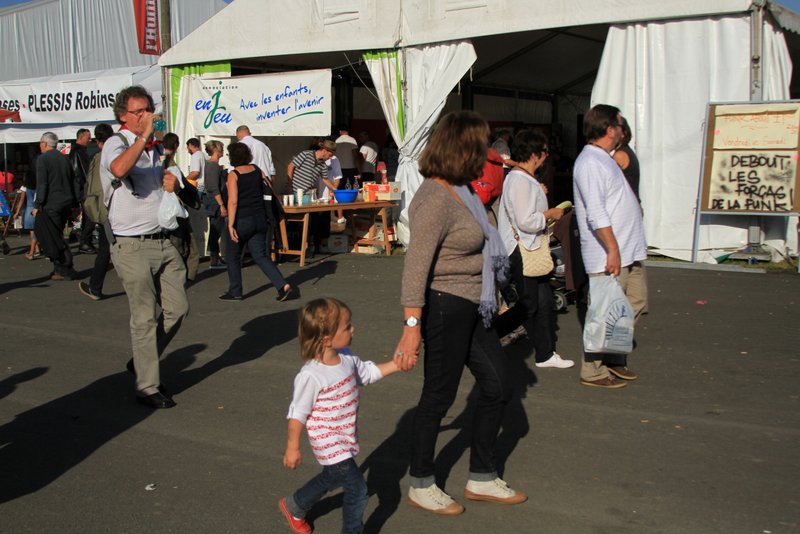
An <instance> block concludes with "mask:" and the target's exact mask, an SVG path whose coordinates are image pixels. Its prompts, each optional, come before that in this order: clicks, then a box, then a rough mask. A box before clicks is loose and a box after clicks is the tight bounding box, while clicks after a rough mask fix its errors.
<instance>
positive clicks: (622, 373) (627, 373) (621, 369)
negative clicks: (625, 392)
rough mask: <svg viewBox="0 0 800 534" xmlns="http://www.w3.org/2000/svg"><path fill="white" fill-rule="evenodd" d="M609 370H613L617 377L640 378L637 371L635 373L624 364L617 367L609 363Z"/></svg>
mask: <svg viewBox="0 0 800 534" xmlns="http://www.w3.org/2000/svg"><path fill="white" fill-rule="evenodd" d="M608 370H609V371H611V373H613V374H614V376H616V377H617V378H621V379H623V380H636V379H637V378H639V376H638V375H637V374H636V373H634V372H633V371H631V370H630V369H628V368H627V367H625V366H624V365H620V366H616V367H611V366H610V365H609V366H608Z"/></svg>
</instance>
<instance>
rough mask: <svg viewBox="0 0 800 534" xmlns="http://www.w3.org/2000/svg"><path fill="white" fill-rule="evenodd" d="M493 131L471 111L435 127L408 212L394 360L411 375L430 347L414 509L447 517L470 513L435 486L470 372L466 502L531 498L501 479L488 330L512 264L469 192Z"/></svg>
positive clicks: (492, 337) (496, 362)
mask: <svg viewBox="0 0 800 534" xmlns="http://www.w3.org/2000/svg"><path fill="white" fill-rule="evenodd" d="M488 136H489V126H488V124H487V123H486V121H485V120H484V119H483V118H482V117H481V116H480V115H478V114H476V113H474V112H470V111H462V112H458V113H451V114H449V115H447V116H445V117H444V118H443V119H442V120H441V121H440V122H439V124H438V125H437V126H436V129H435V130H434V132H433V134H432V136H431V139H430V141H429V142H428V145H427V146H426V148H425V151H424V152H423V154H422V157H421V159H420V162H419V170H420V173H421V174H422V175H423V176H424V177H425V178H426V179H425V180H424V181H423V183H422V185H421V186H420V188H419V189H418V190H417V192H416V194H415V195H414V199H413V200H412V201H411V204H410V206H409V212H408V213H409V226H410V232H411V241H410V243H409V245H408V251H407V253H406V259H405V267H404V270H403V286H402V294H401V302H402V305H403V334H402V336H401V338H400V341H399V343H398V345H397V349H396V351H395V356H394V357H395V360H396V361H398V362H399V365H400V366H401V368H402V369H404V370H406V369H408V368H409V367H411V366H413V365H414V364H415V363H416V359H417V357H418V354H419V349H420V345H421V343H422V340H425V355H424V369H425V371H424V375H425V377H424V383H423V387H422V395H421V397H420V400H419V403H418V405H417V409H416V412H415V415H414V422H413V431H412V443H411V451H412V452H411V466H410V475H411V488H410V489H409V493H408V499H409V503H410V504H411V505H412V506H416V507H419V508H422V509H424V510H428V511H430V512H433V513H436V514H441V515H456V514H460V513H461V512H463V511H464V507H463V506H461V505H460V504H458V503H457V502H455V501H454V500H453V499H452V498H451V497H450V496H449V495H448V494H447V493H445V492H444V491H443V490H442V489H441V488H439V487H438V486H437V485H436V483H435V479H434V472H435V465H434V454H435V449H436V438H437V436H438V434H439V430H440V426H441V421H442V418H443V417H444V416H445V415H446V414H447V411H448V409H449V408H450V406H451V405H452V404H453V401H454V399H455V396H456V392H457V390H458V385H459V382H460V381H461V374H462V372H463V370H464V367H467V368H468V369H469V370H470V372H471V373H472V375H473V376H474V377H475V380H476V383H477V387H478V390H479V396H478V403H477V406H476V408H475V414H474V420H473V423H472V425H471V428H472V437H471V441H472V443H471V448H470V469H469V471H470V472H469V480H468V482H467V485H466V490H465V491H464V496H465V497H466V498H468V499H473V500H481V501H490V502H500V503H505V504H518V503H521V502H524V501H525V500H526V499H527V497H526V496H525V495H524V494H523V493H520V492H517V491H514V490H513V489H511V488H510V487H508V485H507V484H506V483H505V482H504V481H503V480H502V479H500V478H499V476H498V473H497V468H496V465H495V451H494V448H495V442H496V440H497V435H498V432H499V430H500V423H501V420H502V418H503V411H504V407H505V405H506V404H507V403H508V400H509V398H510V394H511V386H510V384H509V376H508V363H507V358H506V355H505V353H504V352H503V349H502V347H501V346H500V339H499V338H498V336H497V333H496V332H495V330H494V328H493V327H492V326H491V322H492V319H493V316H494V314H495V313H496V312H497V300H496V293H497V292H496V288H497V285H498V284H504V283H505V282H506V280H505V276H506V273H505V271H506V270H507V268H508V256H507V254H506V252H505V249H504V248H503V244H502V241H501V240H500V236H499V235H498V233H497V230H496V229H495V228H494V227H493V226H491V225H490V224H489V221H488V218H487V216H486V210H485V208H484V207H483V204H482V203H481V201H480V199H479V198H478V196H477V195H476V194H475V193H474V191H473V190H472V189H471V188H470V187H469V183H470V182H471V181H472V180H474V179H475V178H477V177H478V176H480V174H481V172H482V170H483V165H484V163H485V161H486V152H487V146H486V139H487V138H488Z"/></svg>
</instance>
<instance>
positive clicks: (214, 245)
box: [208, 215, 228, 257]
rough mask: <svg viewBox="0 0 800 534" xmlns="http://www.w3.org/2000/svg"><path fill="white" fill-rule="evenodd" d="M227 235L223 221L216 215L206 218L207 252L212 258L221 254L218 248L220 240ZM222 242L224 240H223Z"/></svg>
mask: <svg viewBox="0 0 800 534" xmlns="http://www.w3.org/2000/svg"><path fill="white" fill-rule="evenodd" d="M227 233H228V228H227V225H226V222H225V219H223V218H222V217H220V216H218V215H217V216H215V217H209V218H208V252H209V253H210V254H211V256H212V257H214V256H219V253H220V252H221V250H220V246H219V242H220V238H221V237H223V236H224V235H225V234H227ZM224 242H225V240H224V239H223V243H224Z"/></svg>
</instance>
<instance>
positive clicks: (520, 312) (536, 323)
mask: <svg viewBox="0 0 800 534" xmlns="http://www.w3.org/2000/svg"><path fill="white" fill-rule="evenodd" d="M509 260H510V262H511V280H512V281H513V282H514V285H515V286H516V288H517V294H518V295H519V301H518V302H517V303H516V304H515V305H514V307H513V308H511V309H510V310H508V311H507V312H505V313H504V314H502V315H500V316H499V317H498V318H497V319H496V320H495V322H494V326H495V329H497V335H499V336H500V337H503V336H505V335H506V334H508V333H509V332H511V331H512V330H514V329H515V328H516V327H518V326H519V325H524V326H525V330H526V331H527V332H528V336H529V337H530V338H531V339H532V340H533V348H534V350H535V351H536V361H537V362H546V361H547V360H549V359H550V357H551V356H552V355H553V352H554V351H555V350H556V342H555V326H556V315H555V311H554V310H553V288H552V287H550V280H549V279H550V275H545V276H537V277H535V278H534V277H530V276H524V275H523V274H522V255H521V254H520V252H519V247H517V248H516V249H514V252H513V253H512V254H511V256H510V257H509Z"/></svg>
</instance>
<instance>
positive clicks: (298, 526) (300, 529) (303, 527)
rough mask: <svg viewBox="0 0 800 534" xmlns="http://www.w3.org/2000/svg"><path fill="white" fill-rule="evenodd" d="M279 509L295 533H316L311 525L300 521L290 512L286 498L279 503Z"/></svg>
mask: <svg viewBox="0 0 800 534" xmlns="http://www.w3.org/2000/svg"><path fill="white" fill-rule="evenodd" d="M278 508H280V509H281V512H283V515H284V517H286V520H287V521H288V522H289V528H291V529H292V530H293V531H294V532H297V534H311V533H312V532H314V529H313V528H311V525H309V524H308V522H307V521H306V520H305V519H298V518H296V517H295V516H293V515H292V514H291V513H290V512H289V509H288V508H286V497H284V498H282V499H281V500H280V501H278Z"/></svg>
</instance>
